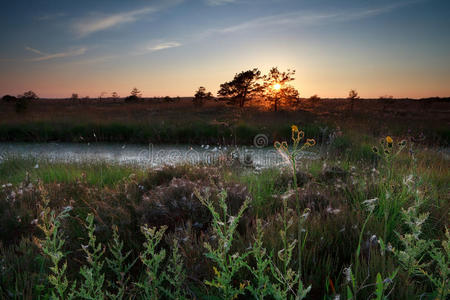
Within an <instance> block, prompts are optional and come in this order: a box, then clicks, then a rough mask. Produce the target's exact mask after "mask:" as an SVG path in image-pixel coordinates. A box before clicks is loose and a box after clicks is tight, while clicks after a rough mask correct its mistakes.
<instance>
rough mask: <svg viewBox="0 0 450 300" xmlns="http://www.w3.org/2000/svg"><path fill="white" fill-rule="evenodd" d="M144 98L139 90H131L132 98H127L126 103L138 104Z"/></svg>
mask: <svg viewBox="0 0 450 300" xmlns="http://www.w3.org/2000/svg"><path fill="white" fill-rule="evenodd" d="M141 97H142V92H141V91H140V90H138V89H137V88H133V89H132V90H131V93H130V96H128V97H126V98H125V102H136V101H138V100H139V99H140V98H141Z"/></svg>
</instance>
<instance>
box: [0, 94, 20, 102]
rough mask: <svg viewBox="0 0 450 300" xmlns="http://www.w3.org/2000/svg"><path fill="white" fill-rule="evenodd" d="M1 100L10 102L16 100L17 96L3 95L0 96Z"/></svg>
mask: <svg viewBox="0 0 450 300" xmlns="http://www.w3.org/2000/svg"><path fill="white" fill-rule="evenodd" d="M2 101H4V102H7V103H11V102H16V101H17V97H14V96H11V95H5V96H3V97H2Z"/></svg>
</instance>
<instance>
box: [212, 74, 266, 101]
mask: <svg viewBox="0 0 450 300" xmlns="http://www.w3.org/2000/svg"><path fill="white" fill-rule="evenodd" d="M259 79H261V71H259V70H258V69H253V70H248V71H243V72H241V73H239V74H236V75H235V76H234V78H233V80H232V81H228V82H225V83H223V84H221V85H220V90H219V91H218V95H219V96H220V97H224V98H225V99H227V100H228V101H229V102H230V103H232V104H238V105H239V107H244V105H245V103H246V102H247V101H248V100H249V99H250V98H252V97H253V96H255V95H256V94H258V93H259V92H260V91H261V85H260V84H259V83H258V80H259Z"/></svg>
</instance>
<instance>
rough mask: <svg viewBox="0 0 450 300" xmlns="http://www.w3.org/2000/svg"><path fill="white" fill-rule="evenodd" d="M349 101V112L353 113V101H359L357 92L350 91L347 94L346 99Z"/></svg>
mask: <svg viewBox="0 0 450 300" xmlns="http://www.w3.org/2000/svg"><path fill="white" fill-rule="evenodd" d="M347 99H349V100H350V111H351V112H353V108H354V106H355V101H356V100H358V99H359V95H358V92H357V91H355V90H350V92H349V93H348V98H347Z"/></svg>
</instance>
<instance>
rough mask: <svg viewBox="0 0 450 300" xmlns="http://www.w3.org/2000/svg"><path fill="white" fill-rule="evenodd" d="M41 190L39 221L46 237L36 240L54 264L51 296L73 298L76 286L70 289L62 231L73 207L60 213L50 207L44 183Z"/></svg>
mask: <svg viewBox="0 0 450 300" xmlns="http://www.w3.org/2000/svg"><path fill="white" fill-rule="evenodd" d="M39 190H40V192H41V197H42V203H43V205H42V206H41V207H40V208H41V209H40V210H41V222H38V224H37V225H38V227H39V229H41V231H42V232H43V233H44V238H43V239H40V240H36V242H37V245H38V246H39V248H40V249H41V250H42V253H43V254H44V255H46V256H47V257H48V258H50V261H51V264H52V266H51V267H50V272H51V273H50V274H49V275H48V281H49V283H50V284H51V285H52V286H53V288H52V289H51V290H50V297H51V298H52V299H72V298H73V297H74V292H73V291H74V287H75V285H76V283H74V285H73V286H72V290H69V281H68V279H67V276H66V270H67V262H66V261H64V258H65V253H64V251H63V246H64V242H65V241H64V238H63V235H62V231H61V221H62V220H63V219H64V218H66V217H67V216H69V212H70V210H71V209H72V208H71V207H66V208H64V209H63V210H62V212H61V213H59V214H58V215H56V214H55V212H54V211H53V210H50V208H49V202H50V200H49V198H48V193H47V190H46V189H45V188H44V186H43V185H40V186H39Z"/></svg>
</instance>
